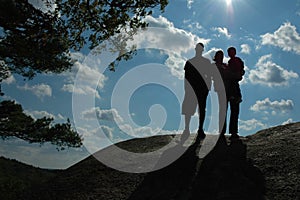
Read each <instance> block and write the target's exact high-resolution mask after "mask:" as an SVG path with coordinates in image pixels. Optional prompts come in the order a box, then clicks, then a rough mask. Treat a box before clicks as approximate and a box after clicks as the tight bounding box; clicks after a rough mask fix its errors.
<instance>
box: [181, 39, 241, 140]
mask: <svg viewBox="0 0 300 200" xmlns="http://www.w3.org/2000/svg"><path fill="white" fill-rule="evenodd" d="M203 51H204V45H203V43H198V44H197V45H196V48H195V56H194V57H193V58H191V59H189V60H187V61H186V63H185V66H184V77H185V80H184V89H185V95H184V100H183V102H182V114H183V115H184V116H185V129H184V131H183V133H182V136H181V140H183V141H184V140H186V139H187V138H188V137H189V135H190V121H191V117H192V116H193V115H194V114H195V112H196V109H197V106H198V114H199V127H198V131H197V138H198V139H203V138H205V136H206V134H205V132H204V129H203V124H204V121H205V114H206V100H207V96H208V93H209V91H210V90H211V85H212V82H213V83H214V85H213V86H214V90H215V92H216V93H217V95H218V102H219V133H220V134H222V135H224V134H225V133H226V121H227V120H226V115H227V111H228V107H229V106H230V120H229V134H230V135H231V136H230V138H229V139H237V138H239V135H238V118H239V112H240V103H241V102H242V94H241V89H240V84H239V82H240V81H241V80H242V79H243V75H244V74H245V70H244V62H243V61H242V59H241V58H239V57H237V56H236V49H235V48H234V47H229V48H228V49H227V54H228V56H229V58H230V59H229V61H228V63H224V62H223V59H224V52H223V51H222V50H219V51H217V52H216V53H215V56H214V58H213V61H214V63H211V62H210V60H209V59H207V58H205V57H203V55H202V53H203ZM213 68H217V69H218V70H217V72H219V74H216V73H215V71H214V70H212V69H213ZM218 76H221V81H220V80H218V78H217V77H218ZM224 93H225V94H224Z"/></svg>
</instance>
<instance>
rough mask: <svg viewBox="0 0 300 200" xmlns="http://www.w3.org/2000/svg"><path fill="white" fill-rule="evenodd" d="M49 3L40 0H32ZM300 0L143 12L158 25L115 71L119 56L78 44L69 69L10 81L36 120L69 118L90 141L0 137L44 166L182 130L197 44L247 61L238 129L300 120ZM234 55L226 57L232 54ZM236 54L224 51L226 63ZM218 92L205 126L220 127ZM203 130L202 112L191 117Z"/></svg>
mask: <svg viewBox="0 0 300 200" xmlns="http://www.w3.org/2000/svg"><path fill="white" fill-rule="evenodd" d="M31 2H32V3H33V4H34V5H36V6H42V4H40V3H39V1H38V0H31ZM299 18H300V1H298V0H290V1H281V0H263V1H262V0H251V1H246V0H231V1H226V0H213V1H212V0H194V1H193V0H174V1H170V3H169V5H168V6H167V7H166V10H165V12H164V13H159V12H158V11H156V12H154V14H153V16H149V17H147V18H146V19H145V20H146V21H147V22H149V24H150V26H149V27H150V28H149V29H148V30H146V31H145V32H142V33H138V34H137V35H136V36H134V40H133V41H132V42H130V43H131V44H135V45H137V49H138V52H137V55H136V56H135V57H134V58H133V59H132V60H129V61H122V62H120V63H119V65H118V67H117V69H116V72H111V71H109V70H107V65H108V63H109V62H110V61H113V60H114V59H115V58H116V54H113V53H110V52H102V53H98V54H93V53H92V52H91V51H88V50H86V49H85V50H82V51H81V52H73V56H74V58H76V59H77V60H78V62H76V63H75V65H74V67H73V68H72V70H71V71H70V72H65V73H63V74H60V75H55V74H49V75H38V76H37V77H36V78H34V79H33V80H31V81H24V80H23V78H22V77H19V76H17V75H13V76H11V77H10V78H9V79H7V80H5V82H4V84H3V86H2V87H3V90H4V92H5V96H4V97H2V100H4V99H13V100H15V101H16V102H18V103H20V104H22V106H23V108H24V110H25V111H26V113H28V114H30V115H32V116H33V117H35V118H39V117H42V116H45V115H46V116H52V117H54V118H55V121H56V122H65V121H66V120H67V118H70V120H71V121H72V123H73V125H74V128H76V130H77V131H78V132H79V133H80V134H82V135H83V137H84V148H82V149H68V150H66V151H63V152H57V151H56V150H55V147H53V146H51V145H43V146H41V147H40V146H39V145H32V144H30V145H29V144H27V143H26V142H23V141H20V140H9V141H1V149H0V155H3V156H6V157H10V158H15V159H18V160H21V161H23V162H26V163H29V164H33V165H35V166H40V167H45V168H66V167H68V166H70V165H72V164H74V163H76V162H78V161H79V160H81V159H83V158H84V157H86V156H88V155H89V153H92V152H95V151H97V150H99V149H101V148H103V147H106V146H108V145H110V144H112V143H115V142H118V141H122V140H127V139H130V138H134V137H146V136H151V135H157V134H172V133H180V132H181V131H182V129H183V125H184V124H183V116H182V115H181V113H180V112H181V103H182V98H183V94H184V90H183V73H184V71H183V66H184V63H185V61H186V60H187V59H189V58H191V57H193V56H194V46H195V44H196V43H197V42H203V43H204V44H205V53H204V54H205V56H206V57H208V58H210V59H211V57H212V56H213V55H214V52H215V51H216V50H218V49H222V50H223V51H224V52H226V49H227V48H228V47H229V46H235V47H236V48H237V56H239V57H241V58H242V59H243V60H244V62H245V66H246V74H245V77H244V80H243V81H242V83H241V90H242V94H243V102H242V103H241V113H240V120H239V132H240V135H243V136H246V135H250V134H254V133H255V132H257V131H258V130H261V129H264V128H268V127H271V126H276V125H281V124H286V123H291V122H296V121H299V114H298V113H300V107H299V104H298V102H300V95H299V92H298V90H299V86H300V81H299V75H300V62H299V55H300V24H299ZM226 56H227V55H226ZM227 60H228V58H227V57H226V58H225V61H227ZM215 98H216V97H215V93H214V92H211V94H210V96H209V99H208V107H207V111H208V112H207V117H206V122H205V129H206V131H207V132H209V133H215V132H216V130H217V129H216V119H217V118H216V116H217V115H216V113H215V111H216V108H215ZM191 128H192V130H195V129H196V128H197V116H194V117H193V119H192V125H191Z"/></svg>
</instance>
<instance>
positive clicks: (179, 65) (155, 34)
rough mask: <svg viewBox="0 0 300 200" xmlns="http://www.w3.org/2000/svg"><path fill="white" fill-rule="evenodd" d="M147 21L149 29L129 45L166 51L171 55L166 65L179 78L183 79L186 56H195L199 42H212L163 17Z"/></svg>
mask: <svg viewBox="0 0 300 200" xmlns="http://www.w3.org/2000/svg"><path fill="white" fill-rule="evenodd" d="M145 21H146V22H147V23H149V27H148V28H147V29H146V30H145V31H142V32H139V33H138V34H136V35H135V36H134V40H133V42H132V43H130V42H129V43H128V45H129V46H131V45H133V44H134V45H137V49H143V48H146V49H149V48H154V49H161V50H164V51H165V53H167V54H168V55H169V58H168V59H167V61H166V63H165V64H166V65H167V66H168V67H169V68H170V71H171V73H172V74H173V75H174V76H176V77H178V78H182V75H181V73H183V67H184V62H183V60H186V59H185V56H186V55H189V54H194V49H195V45H196V44H197V43H198V42H202V43H203V44H204V45H207V44H208V43H209V42H210V39H205V38H200V37H198V36H197V35H195V34H193V33H191V32H188V31H186V30H183V29H179V28H176V27H174V24H173V23H172V22H170V21H169V20H168V19H167V18H165V17H162V16H159V17H158V18H154V17H152V16H147V17H146V18H145Z"/></svg>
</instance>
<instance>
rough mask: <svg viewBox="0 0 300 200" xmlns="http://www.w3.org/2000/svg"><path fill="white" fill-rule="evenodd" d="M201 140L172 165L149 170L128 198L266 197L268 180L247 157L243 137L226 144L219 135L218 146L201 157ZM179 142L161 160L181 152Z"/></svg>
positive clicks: (229, 199)
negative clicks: (199, 153)
mask: <svg viewBox="0 0 300 200" xmlns="http://www.w3.org/2000/svg"><path fill="white" fill-rule="evenodd" d="M201 143H202V141H200V140H199V139H198V140H196V142H195V143H194V144H193V145H191V146H190V147H189V148H188V149H187V150H186V151H185V153H184V154H183V155H182V156H181V157H180V158H179V159H177V160H176V161H175V162H173V163H172V164H171V165H169V166H167V167H165V168H163V169H160V170H157V171H154V172H150V173H148V174H147V175H146V177H145V179H144V180H143V182H142V183H141V184H140V185H139V186H138V187H137V189H136V190H135V191H134V192H133V193H132V194H131V196H130V197H129V198H128V199H127V200H154V199H155V200H157V199H159V200H196V199H201V200H250V199H251V200H263V199H264V192H265V181H264V177H263V175H262V173H261V171H260V170H259V169H258V168H256V167H255V166H253V164H251V162H250V161H249V160H248V159H247V156H246V155H247V147H246V145H245V144H244V143H243V142H242V141H241V140H234V141H232V142H231V143H230V144H227V140H226V138H225V136H220V137H219V139H218V141H217V143H216V145H215V147H214V148H213V149H212V150H211V151H210V153H209V154H207V156H206V157H204V158H203V159H199V157H198V152H199V148H201ZM182 148H185V147H183V146H182V145H180V144H178V145H177V146H175V147H174V148H172V149H169V150H168V151H166V152H164V154H163V155H162V157H161V158H162V159H161V160H165V159H164V158H166V157H168V156H170V155H172V154H173V153H174V151H181V150H182Z"/></svg>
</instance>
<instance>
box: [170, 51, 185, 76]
mask: <svg viewBox="0 0 300 200" xmlns="http://www.w3.org/2000/svg"><path fill="white" fill-rule="evenodd" d="M185 62H186V61H185V60H184V59H183V58H182V57H181V56H178V54H172V53H170V54H169V57H168V58H167V60H166V61H165V65H167V66H168V67H169V68H170V71H171V74H172V75H173V76H175V77H178V78H179V79H180V80H183V78H184V73H183V68H184V65H185Z"/></svg>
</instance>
